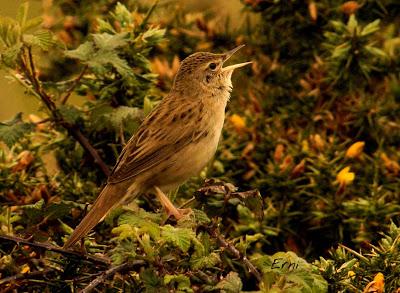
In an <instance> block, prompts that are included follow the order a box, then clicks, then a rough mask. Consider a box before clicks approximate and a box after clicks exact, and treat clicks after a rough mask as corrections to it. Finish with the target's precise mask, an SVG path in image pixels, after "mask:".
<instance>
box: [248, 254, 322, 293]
mask: <svg viewBox="0 0 400 293" xmlns="http://www.w3.org/2000/svg"><path fill="white" fill-rule="evenodd" d="M251 261H252V263H253V264H255V265H256V266H257V267H258V268H259V269H260V270H261V271H262V272H263V273H264V278H265V280H266V281H265V282H266V286H267V287H268V286H269V287H271V286H274V285H277V284H280V283H282V280H284V281H285V282H287V284H291V285H290V286H291V287H290V288H291V289H293V290H294V291H290V292H304V293H306V292H321V293H323V292H327V289H328V284H327V282H326V281H325V280H324V278H323V277H322V276H321V275H320V273H319V271H318V270H317V269H316V267H315V266H313V265H312V264H309V263H307V262H306V261H305V260H304V259H302V258H300V257H298V256H297V255H296V254H295V253H294V252H291V251H289V252H277V253H275V254H274V255H272V256H266V255H263V256H259V257H255V258H252V259H251ZM285 282H283V283H285ZM288 288H289V287H285V288H284V289H285V290H287V289H288ZM296 290H297V291H296ZM285 292H286V291H285ZM288 292H289V291H288Z"/></svg>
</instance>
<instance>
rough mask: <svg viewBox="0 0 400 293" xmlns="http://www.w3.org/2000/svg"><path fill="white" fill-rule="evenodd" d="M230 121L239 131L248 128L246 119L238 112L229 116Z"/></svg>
mask: <svg viewBox="0 0 400 293" xmlns="http://www.w3.org/2000/svg"><path fill="white" fill-rule="evenodd" d="M229 121H230V122H231V123H232V124H233V126H234V127H235V129H236V131H237V132H242V131H243V130H244V129H245V128H246V121H245V120H244V119H243V118H242V117H241V116H240V115H238V114H233V115H232V116H231V117H229Z"/></svg>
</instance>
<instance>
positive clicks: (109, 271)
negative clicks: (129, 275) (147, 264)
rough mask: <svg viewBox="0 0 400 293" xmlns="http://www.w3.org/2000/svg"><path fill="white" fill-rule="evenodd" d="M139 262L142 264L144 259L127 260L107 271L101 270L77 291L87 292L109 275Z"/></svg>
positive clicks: (127, 268)
mask: <svg viewBox="0 0 400 293" xmlns="http://www.w3.org/2000/svg"><path fill="white" fill-rule="evenodd" d="M141 264H144V261H142V260H136V261H134V262H127V263H124V264H122V265H119V266H115V267H112V268H110V269H108V270H107V271H105V272H103V273H102V274H101V275H100V276H98V277H97V278H96V279H94V280H93V281H92V282H90V283H89V285H87V286H86V287H85V288H84V289H83V290H81V291H79V293H89V292H91V291H92V290H93V289H94V288H96V286H98V285H99V284H101V283H103V282H104V281H105V280H107V279H108V278H110V277H111V276H114V275H115V274H116V273H118V272H121V271H127V270H131V269H132V268H133V267H134V266H136V265H141Z"/></svg>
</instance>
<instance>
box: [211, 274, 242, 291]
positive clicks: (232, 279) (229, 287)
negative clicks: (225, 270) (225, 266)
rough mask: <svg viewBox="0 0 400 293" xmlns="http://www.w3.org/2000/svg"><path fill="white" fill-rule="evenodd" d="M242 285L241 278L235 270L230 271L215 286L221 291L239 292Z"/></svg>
mask: <svg viewBox="0 0 400 293" xmlns="http://www.w3.org/2000/svg"><path fill="white" fill-rule="evenodd" d="M242 287H243V284H242V280H241V279H240V277H239V274H238V273H237V272H230V273H229V274H228V275H227V276H226V277H225V278H224V279H223V280H222V281H220V282H219V283H218V284H217V286H216V288H217V289H220V290H221V292H223V293H240V292H241V291H242Z"/></svg>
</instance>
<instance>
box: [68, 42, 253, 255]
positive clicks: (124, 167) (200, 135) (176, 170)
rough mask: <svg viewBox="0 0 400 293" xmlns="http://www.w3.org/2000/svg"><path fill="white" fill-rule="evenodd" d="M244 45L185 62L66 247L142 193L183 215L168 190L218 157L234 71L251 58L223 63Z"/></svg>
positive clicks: (174, 212)
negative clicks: (171, 199)
mask: <svg viewBox="0 0 400 293" xmlns="http://www.w3.org/2000/svg"><path fill="white" fill-rule="evenodd" d="M242 47H243V45H242V46H239V47H236V48H235V49H233V50H230V51H228V52H226V53H223V54H213V53H207V52H198V53H194V54H192V55H190V56H188V57H187V58H185V59H184V60H183V61H182V63H181V65H180V67H179V69H178V72H177V74H176V76H175V80H174V83H173V86H172V88H171V91H170V93H169V94H168V95H167V96H166V97H165V98H164V99H163V100H162V101H161V102H160V103H159V104H158V105H157V106H156V107H155V108H154V109H153V111H152V112H151V113H150V114H149V115H148V116H147V117H146V118H145V119H144V120H143V122H142V124H141V125H140V127H139V129H138V131H137V133H136V134H135V135H134V136H133V137H132V138H131V139H130V140H129V141H128V143H127V144H126V146H125V148H124V149H123V150H122V152H121V154H120V156H119V158H118V161H117V163H116V165H115V166H114V169H113V170H112V172H111V175H110V176H109V178H108V180H107V184H106V186H105V187H104V188H103V190H102V191H101V192H100V195H99V196H98V197H97V199H96V201H95V202H94V204H93V206H92V208H91V209H90V211H89V212H88V214H87V215H86V216H85V217H84V219H83V220H82V222H81V223H80V224H79V225H78V226H77V227H76V229H75V230H74V232H73V233H72V235H71V236H70V238H69V239H68V240H67V242H66V243H65V245H64V248H69V247H71V246H73V245H74V244H75V243H76V242H77V241H79V240H80V239H81V238H82V237H84V236H85V235H86V234H87V233H88V232H89V231H90V230H91V229H92V228H93V227H94V226H95V225H96V224H97V223H98V222H100V221H101V220H102V219H103V218H104V217H105V216H106V215H107V213H108V212H109V211H110V210H111V209H112V208H114V207H116V205H119V204H127V203H129V202H131V201H133V200H134V199H135V197H136V196H138V195H140V194H143V193H151V194H155V195H156V196H157V197H158V198H159V200H160V201H161V203H162V205H163V207H164V208H165V209H166V210H167V212H168V213H169V214H170V215H173V216H174V217H176V218H177V219H179V218H181V217H182V216H183V213H184V211H183V210H180V209H177V208H176V207H175V206H174V205H173V204H172V203H171V201H170V200H169V199H168V197H167V196H166V195H165V193H167V192H169V191H171V190H174V189H175V188H177V187H178V186H179V185H180V184H182V183H183V182H184V181H186V180H187V179H188V178H189V177H191V176H194V175H197V174H198V173H200V171H201V170H202V169H203V168H204V167H205V165H206V164H207V162H209V161H210V159H211V158H212V157H213V156H214V154H215V151H216V149H217V146H218V141H219V138H220V136H221V131H222V127H223V124H224V119H225V107H226V104H227V102H228V100H229V97H230V93H231V91H232V81H231V77H232V73H233V71H234V70H235V69H236V68H239V67H242V66H245V65H247V64H250V63H251V62H245V63H239V64H235V65H230V66H226V67H223V65H224V63H225V62H226V61H227V60H228V59H229V58H230V57H231V56H232V55H233V54H234V53H235V52H236V51H238V50H239V49H240V48H242Z"/></svg>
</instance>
